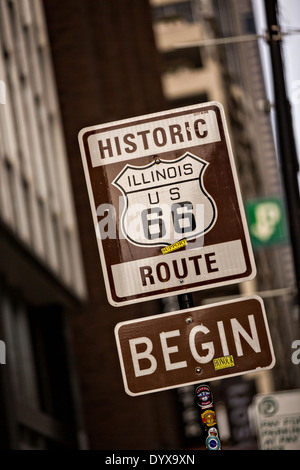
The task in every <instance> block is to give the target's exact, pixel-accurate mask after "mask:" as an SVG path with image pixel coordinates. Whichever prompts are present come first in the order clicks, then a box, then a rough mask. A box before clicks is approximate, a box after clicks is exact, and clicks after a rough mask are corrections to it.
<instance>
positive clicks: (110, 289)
mask: <svg viewBox="0 0 300 470" xmlns="http://www.w3.org/2000/svg"><path fill="white" fill-rule="evenodd" d="M79 143H80V149H81V155H82V161H83V167H84V172H85V178H86V183H87V188H88V193H89V199H90V205H91V211H92V216H93V221H94V226H95V233H96V236H97V242H98V247H99V253H100V259H101V264H102V268H103V273H104V280H105V285H106V290H107V295H108V300H109V302H110V303H111V304H112V305H114V306H122V305H126V304H130V303H132V302H133V301H136V300H138V301H146V300H150V299H155V298H161V297H164V296H169V295H173V294H174V293H176V294H182V293H184V292H192V291H195V290H199V289H207V288H210V287H217V286H220V285H226V284H232V283H238V282H241V281H246V280H249V279H252V278H253V277H254V276H255V274H256V269H255V263H254V257H253V253H252V247H251V243H250V238H249V233H248V228H247V223H246V218H245V214H244V208H243V203H242V199H241V194H240V189H239V184H238V179H237V174H236V170H235V164H234V158H233V155H232V150H231V146H230V141H229V136H228V130H227V126H226V121H225V115H224V110H223V108H222V106H221V105H220V104H219V103H216V102H210V103H204V104H199V105H193V106H188V107H184V108H178V109H174V110H170V111H164V112H161V113H155V114H150V115H146V116H139V117H135V118H132V119H126V120H122V121H117V122H112V123H106V124H101V125H98V126H93V127H88V128H85V129H82V130H81V132H80V133H79ZM182 240H185V243H182V246H180V248H179V249H178V246H179V244H180V243H181V241H182ZM171 247H176V249H172V248H171Z"/></svg>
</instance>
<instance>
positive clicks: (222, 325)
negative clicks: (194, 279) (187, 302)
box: [115, 296, 275, 395]
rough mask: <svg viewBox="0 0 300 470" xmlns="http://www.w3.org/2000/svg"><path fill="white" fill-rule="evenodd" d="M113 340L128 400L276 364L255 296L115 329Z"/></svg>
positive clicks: (262, 310) (136, 321) (265, 324)
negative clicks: (114, 339) (131, 396)
mask: <svg viewBox="0 0 300 470" xmlns="http://www.w3.org/2000/svg"><path fill="white" fill-rule="evenodd" d="M115 336H116V342H117V348H118V353H119V359H120V364H121V370H122V376H123V381H124V386H125V391H126V392H127V393H128V394H129V395H141V394H145V393H151V392H156V391H159V390H165V389H170V388H175V387H182V386H184V385H190V384H196V383H199V382H206V381H210V380H215V379H221V378H225V377H231V376H235V375H241V374H245V373H248V372H254V371H258V370H264V369H270V368H272V367H273V366H274V364H275V357H274V352H273V347H272V343H271V339H270V333H269V328H268V324H267V320H266V314H265V310H264V305H263V301H262V299H261V298H260V297H257V296H251V297H244V298H243V297H242V298H240V299H238V300H232V301H228V302H224V303H216V304H213V305H210V306H205V307H196V308H192V309H187V310H180V311H178V312H172V313H164V314H161V315H155V316H151V317H147V318H141V319H138V320H132V321H127V322H122V323H118V324H117V325H116V328H115Z"/></svg>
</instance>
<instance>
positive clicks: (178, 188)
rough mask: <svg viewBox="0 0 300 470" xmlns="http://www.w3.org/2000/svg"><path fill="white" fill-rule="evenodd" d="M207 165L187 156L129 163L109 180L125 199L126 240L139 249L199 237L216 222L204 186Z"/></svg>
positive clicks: (191, 156)
mask: <svg viewBox="0 0 300 470" xmlns="http://www.w3.org/2000/svg"><path fill="white" fill-rule="evenodd" d="M207 165H208V163H207V162H205V161H204V160H202V159H201V158H199V157H196V156H195V155H193V154H191V153H189V152H187V153H185V154H184V155H182V156H181V157H180V158H178V159H176V160H161V159H157V160H155V161H153V162H151V163H150V164H148V165H145V166H132V165H129V164H127V165H126V166H125V167H124V168H123V170H122V171H121V172H120V173H119V174H118V175H117V177H116V178H115V179H114V181H113V182H112V184H113V185H115V186H116V187H117V188H118V189H119V190H120V191H121V192H122V194H123V197H124V202H125V204H124V210H123V214H122V219H121V228H122V232H123V235H124V237H125V238H127V239H128V240H129V241H130V242H131V243H133V244H135V245H138V246H160V245H162V246H166V245H170V244H173V243H175V242H176V241H178V240H181V239H183V238H185V239H186V240H191V239H196V238H199V237H203V236H204V234H205V233H207V232H208V231H209V230H211V228H212V227H213V225H214V224H215V222H216V219H217V208H216V204H215V202H214V200H213V198H212V197H211V196H210V195H209V194H208V192H207V191H206V189H205V185H204V173H205V169H206V167H207Z"/></svg>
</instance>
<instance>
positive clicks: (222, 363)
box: [213, 355, 235, 370]
mask: <svg viewBox="0 0 300 470" xmlns="http://www.w3.org/2000/svg"><path fill="white" fill-rule="evenodd" d="M213 363H214V368H215V370H221V369H228V368H229V367H234V366H235V363H234V360H233V356H232V355H230V356H223V357H217V358H216V359H214V360H213Z"/></svg>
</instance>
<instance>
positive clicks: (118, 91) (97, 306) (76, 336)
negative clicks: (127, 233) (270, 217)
mask: <svg viewBox="0 0 300 470" xmlns="http://www.w3.org/2000/svg"><path fill="white" fill-rule="evenodd" d="M225 3H226V5H225ZM253 26H254V23H253V12H252V8H251V2H250V0H242V1H240V2H235V1H234V0H226V2H224V0H220V1H214V0H183V1H182V0H181V1H179V0H178V1H176V0H173V1H172V0H138V1H136V0H110V1H107V2H103V1H102V2H101V1H99V0H64V1H63V2H61V1H59V0H2V1H0V52H1V54H0V73H1V74H2V70H3V71H4V72H3V75H0V79H1V80H2V81H3V82H4V83H5V85H6V99H5V104H0V113H1V114H0V132H1V135H0V136H1V140H0V178H1V180H0V237H1V240H0V241H1V245H0V246H1V259H0V282H1V284H0V300H1V306H2V313H1V321H0V333H1V335H0V340H4V341H5V345H6V364H3V365H1V364H0V368H1V370H0V372H1V388H0V410H1V417H2V420H1V424H0V441H1V442H0V447H2V448H44V449H47V448H50V449H51V448H90V449H119V450H122V449H176V448H178V449H179V448H186V447H199V445H201V443H202V441H201V435H202V432H201V426H200V415H199V412H198V410H197V407H196V405H195V402H194V396H193V387H181V388H179V389H178V390H171V391H164V392H159V393H155V394H149V395H144V396H139V397H135V398H132V397H129V396H128V395H126V393H125V391H124V387H123V383H122V377H121V372H120V366H119V360H118V357H117V350H116V344H115V339H114V327H115V325H116V324H117V323H118V322H119V321H125V320H131V319H134V318H140V317H142V316H148V315H152V314H155V313H161V312H162V311H169V310H172V309H175V308H176V309H177V308H178V304H177V299H176V298H175V297H174V298H173V297H170V298H169V299H168V300H167V301H164V302H162V301H159V300H157V301H150V302H144V303H143V304H139V303H137V304H133V305H130V306H126V307H122V308H114V307H112V306H110V305H109V303H108V301H107V298H106V292H105V288H104V282H103V276H102V271H101V266H100V260H99V255H98V248H97V243H96V237H95V231H94V227H93V222H92V217H91V213H90V206H89V201H88V195H87V190H86V182H85V179H84V173H83V168H82V163H81V156H80V152H79V145H78V140H77V135H78V132H79V131H80V130H81V129H82V128H83V127H87V126H90V125H96V124H100V123H105V122H110V121H114V120H119V119H123V118H128V117H132V116H137V115H142V114H147V113H151V112H157V111H162V110H165V109H167V108H174V107H177V106H184V105H188V104H194V103H199V102H205V101H213V100H216V101H220V102H221V103H222V104H223V105H224V107H225V111H226V115H227V117H228V124H229V130H230V134H231V140H232V144H233V150H234V155H235V160H236V164H237V170H238V173H239V177H240V184H241V190H242V195H243V198H244V201H247V199H248V198H249V199H251V198H254V197H255V198H256V197H261V196H269V195H278V194H279V195H280V196H281V195H282V191H281V185H280V177H279V172H278V167H277V162H276V153H275V148H274V142H273V137H272V129H271V123H270V116H269V115H266V114H263V113H262V112H261V111H260V110H259V109H258V107H257V103H258V102H261V100H265V89H264V86H263V75H262V70H261V64H260V59H259V53H258V47H257V43H256V42H251V43H248V44H247V45H245V44H243V45H235V46H232V45H228V46H226V47H224V46H218V47H217V46H215V45H213V46H209V47H202V46H201V47H199V46H198V45H197V41H201V40H203V39H213V38H214V37H220V36H222V35H225V36H235V35H239V34H246V33H249V32H252V31H253ZM188 41H193V42H194V44H193V45H192V47H190V44H187V42H188ZM185 43H186V44H185ZM175 46H176V47H175ZM186 46H189V47H186ZM52 67H53V69H52ZM1 83H2V82H1ZM1 102H2V101H1V100H0V103H1ZM255 257H256V262H257V271H258V275H257V277H256V279H255V280H254V281H253V282H251V283H249V284H248V283H244V284H241V285H236V286H229V287H228V286H227V287H224V288H218V289H210V290H209V291H205V292H201V293H200V292H199V293H198V292H197V293H195V294H193V296H194V300H195V305H201V304H204V303H211V302H212V301H215V300H221V299H227V298H229V297H230V296H238V295H239V294H240V293H252V292H257V293H260V292H262V291H263V292H267V293H266V294H265V295H264V296H263V298H264V300H265V304H266V311H267V315H268V320H269V323H270V326H271V333H272V337H273V341H274V346H275V352H276V351H278V358H277V361H278V362H277V365H276V369H274V373H273V372H271V373H270V374H255V376H251V377H248V376H245V377H244V378H242V379H240V378H237V379H235V380H231V379H226V380H224V381H221V382H220V383H217V382H216V383H215V382H214V383H212V385H213V391H214V394H215V397H216V401H217V402H218V408H217V415H218V420H219V417H221V416H222V420H221V421H222V423H223V425H222V431H223V436H224V439H225V438H226V439H227V440H228V443H229V444H230V443H231V444H241V443H247V442H248V443H249V442H255V438H254V434H253V430H251V423H249V417H248V407H249V405H250V404H251V399H252V396H253V395H254V394H255V393H257V392H258V391H265V390H269V389H270V388H272V387H273V388H275V389H287V388H293V387H296V386H299V372H298V371H297V370H296V369H295V367H294V368H293V365H292V364H291V361H290V360H289V359H290V358H289V357H287V354H286V351H288V350H289V348H290V345H291V341H292V339H293V334H296V332H297V331H299V330H297V328H296V321H297V318H296V317H297V313H298V312H297V309H296V307H295V305H294V299H293V295H292V291H291V292H290V291H289V290H288V289H287V290H286V291H285V288H286V287H290V286H293V284H294V279H293V270H292V261H291V254H290V247H289V245H288V244H285V245H284V246H280V247H277V246H276V247H271V248H268V249H261V250H258V251H257V252H256V253H255ZM281 288H283V290H284V292H285V295H284V296H282V295H280V289H281ZM274 290H276V292H277V294H276V295H275V296H274V295H273V294H272V291H274ZM274 292H275V291H274ZM274 292H273V293H274ZM0 362H1V358H0Z"/></svg>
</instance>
